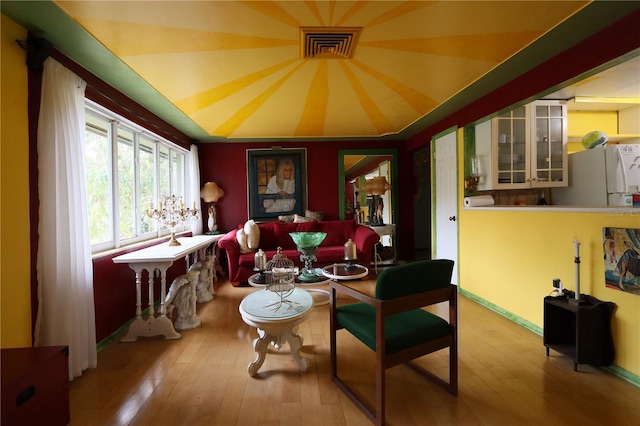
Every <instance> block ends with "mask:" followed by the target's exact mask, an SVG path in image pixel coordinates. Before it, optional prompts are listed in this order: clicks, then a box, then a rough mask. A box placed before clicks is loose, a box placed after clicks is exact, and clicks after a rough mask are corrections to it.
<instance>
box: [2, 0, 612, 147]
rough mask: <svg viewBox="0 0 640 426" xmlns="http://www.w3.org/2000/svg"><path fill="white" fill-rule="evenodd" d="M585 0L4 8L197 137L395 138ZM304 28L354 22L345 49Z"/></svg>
mask: <svg viewBox="0 0 640 426" xmlns="http://www.w3.org/2000/svg"><path fill="white" fill-rule="evenodd" d="M6 3H24V4H10V5H7V4H6ZM29 3H31V4H29ZM36 3H37V4H36ZM587 5H589V2H585V1H494V2H490V1H115V2H114V1H55V2H50V1H46V2H2V6H3V13H7V14H8V15H9V16H10V17H15V19H16V21H17V22H19V23H22V24H23V25H25V26H26V27H27V28H29V29H30V30H32V31H33V32H35V33H36V34H37V35H40V36H43V37H45V38H47V39H48V40H49V41H51V42H52V43H53V44H54V46H55V47H56V48H57V49H58V50H60V51H61V52H62V53H64V54H65V55H67V56H68V57H70V58H71V59H73V60H75V61H76V62H78V63H79V64H80V65H82V66H84V67H85V68H87V69H88V70H89V71H91V72H93V73H94V74H95V75H97V76H98V77H100V78H101V79H103V80H105V81H106V82H108V83H109V84H111V85H112V86H114V87H115V88H117V89H118V90H120V91H122V92H123V93H126V94H127V95H128V96H130V97H131V98H133V99H134V100H136V101H137V102H139V103H140V104H142V105H143V106H145V107H146V108H147V109H149V110H151V111H152V112H154V113H155V114H156V115H158V116H160V117H161V118H163V119H165V120H166V121H167V122H169V123H171V124H172V125H174V126H175V127H176V128H178V129H180V130H181V131H183V132H184V133H186V134H187V135H189V136H190V137H192V138H193V139H196V140H200V141H247V140H287V139H296V140H300V139H302V138H309V139H311V140H347V139H381V138H382V139H385V138H389V139H406V138H407V137H409V136H411V135H412V134H415V133H417V132H418V131H419V130H420V129H422V128H424V127H426V126H427V125H429V124H430V123H433V122H434V121H436V120H438V119H439V117H441V116H442V115H443V114H446V113H447V112H448V110H450V109H451V108H456V107H457V106H459V105H460V103H461V102H466V103H468V102H470V101H472V100H474V99H477V98H479V97H480V96H482V95H483V94H486V93H488V92H489V91H491V90H493V89H494V88H496V87H499V86H500V85H502V84H504V83H505V82H506V81H508V79H511V78H513V77H515V76H517V75H519V74H521V73H522V72H525V71H526V70H527V69H528V68H530V67H531V66H534V65H537V64H538V63H540V62H542V61H544V60H545V59H547V58H548V57H551V56H553V55H554V54H555V53H557V52H559V51H561V50H563V49H565V48H566V47H567V46H568V45H570V44H571V43H573V44H575V42H576V40H577V39H579V37H586V36H587V35H588V32H583V34H582V35H581V33H580V31H575V32H574V33H573V34H575V36H574V38H575V39H574V40H572V39H571V37H566V32H567V30H568V28H569V27H571V28H575V27H576V25H577V24H579V20H578V22H573V23H571V22H572V20H573V21H576V18H575V16H576V14H578V13H580V11H583V10H584V9H585V7H588V6H587ZM611 19H613V18H611ZM605 21H606V20H605ZM569 23H571V25H570V26H569ZM605 24H606V22H603V23H602V25H605ZM563 25H564V26H565V27H566V28H565V29H564V30H563V31H560V29H561V28H563V27H562V26H563ZM303 27H323V28H327V27H329V28H334V29H335V28H337V29H336V30H334V31H337V32H340V31H342V30H341V29H342V28H345V27H348V28H349V29H357V30H358V31H359V37H356V38H357V40H355V41H354V45H353V46H352V48H353V55H352V57H348V58H344V57H342V56H339V55H338V54H336V53H335V48H336V46H333V45H331V44H329V45H327V46H326V47H325V48H324V49H323V50H322V49H321V50H320V51H319V55H318V57H313V58H302V57H301V28H303ZM563 32H564V33H565V35H564V36H563ZM561 36H563V37H564V38H561ZM558 40H563V41H562V42H559V41H558ZM516 59H517V61H516ZM496 71H500V72H496Z"/></svg>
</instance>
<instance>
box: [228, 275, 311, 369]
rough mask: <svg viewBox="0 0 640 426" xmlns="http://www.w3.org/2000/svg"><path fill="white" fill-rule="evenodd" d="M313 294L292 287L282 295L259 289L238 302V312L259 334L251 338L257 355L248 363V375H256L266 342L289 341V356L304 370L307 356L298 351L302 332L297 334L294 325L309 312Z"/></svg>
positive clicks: (264, 354)
mask: <svg viewBox="0 0 640 426" xmlns="http://www.w3.org/2000/svg"><path fill="white" fill-rule="evenodd" d="M312 306H313V298H312V297H311V295H310V294H309V292H307V291H306V290H303V289H301V288H297V287H295V288H294V289H293V290H291V291H290V292H288V293H287V294H286V296H285V297H283V298H282V299H281V297H280V295H279V293H275V292H272V291H269V290H266V289H264V290H258V291H254V292H253V293H251V294H249V295H248V296H246V297H245V298H244V299H242V302H240V307H239V310H240V315H241V316H242V320H243V321H244V322H245V323H247V324H248V325H250V326H252V327H255V328H256V329H257V331H258V338H257V339H255V340H254V341H253V349H254V350H255V352H256V358H255V360H254V361H253V362H251V363H250V364H249V365H248V366H247V371H248V372H249V376H251V377H253V376H255V375H256V373H257V372H258V370H259V369H260V367H261V366H262V363H263V362H264V359H265V357H266V355H267V348H268V346H269V344H273V345H274V346H275V348H276V349H280V346H281V344H282V343H283V342H288V343H289V347H290V349H291V358H293V362H295V363H296V365H297V366H298V368H300V370H301V371H307V360H306V359H304V358H301V357H300V355H299V354H298V351H299V350H300V348H301V347H302V336H299V335H297V334H296V330H297V326H298V324H300V323H301V322H302V321H304V320H305V319H306V318H307V317H308V316H309V314H310V313H311V307H312Z"/></svg>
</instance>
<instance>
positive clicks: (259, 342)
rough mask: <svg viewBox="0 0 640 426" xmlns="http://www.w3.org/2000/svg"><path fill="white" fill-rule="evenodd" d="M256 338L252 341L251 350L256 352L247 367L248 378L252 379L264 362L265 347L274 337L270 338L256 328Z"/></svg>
mask: <svg viewBox="0 0 640 426" xmlns="http://www.w3.org/2000/svg"><path fill="white" fill-rule="evenodd" d="M258 336H259V337H258V338H257V339H255V340H254V341H253V350H254V351H255V352H256V358H255V359H254V360H253V362H252V363H251V364H249V365H248V366H247V371H248V372H249V376H251V377H253V376H255V375H256V373H257V372H258V370H259V369H260V367H262V363H263V362H264V359H265V357H266V356H267V347H268V346H269V343H271V340H272V338H273V337H274V336H270V335H268V334H267V333H265V332H264V330H261V329H259V328H258Z"/></svg>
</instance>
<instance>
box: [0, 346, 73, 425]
mask: <svg viewBox="0 0 640 426" xmlns="http://www.w3.org/2000/svg"><path fill="white" fill-rule="evenodd" d="M0 357H1V358H2V389H1V392H2V410H0V412H1V413H2V416H1V417H2V418H1V422H0V423H2V426H13V425H15V426H18V425H20V426H22V425H49V426H64V425H67V424H69V422H70V421H71V416H70V412H69V363H68V357H69V350H68V347H67V346H46V347H35V348H16V349H2V350H1V351H0Z"/></svg>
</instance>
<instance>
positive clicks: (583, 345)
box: [544, 294, 615, 371]
mask: <svg viewBox="0 0 640 426" xmlns="http://www.w3.org/2000/svg"><path fill="white" fill-rule="evenodd" d="M614 310H615V304H614V303H613V302H602V301H600V300H598V299H596V298H595V297H591V296H588V295H584V294H583V295H582V299H581V301H580V304H574V303H571V302H570V301H569V299H568V298H567V297H566V296H558V297H552V296H547V297H545V298H544V346H545V347H546V348H547V356H549V349H553V350H554V351H556V352H559V353H561V354H563V355H566V356H568V357H569V358H571V359H572V360H573V369H574V370H575V371H578V364H590V365H593V366H596V367H604V366H607V365H610V364H611V363H613V360H614V359H615V348H614V345H613V336H612V334H611V317H612V316H613V311H614Z"/></svg>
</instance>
